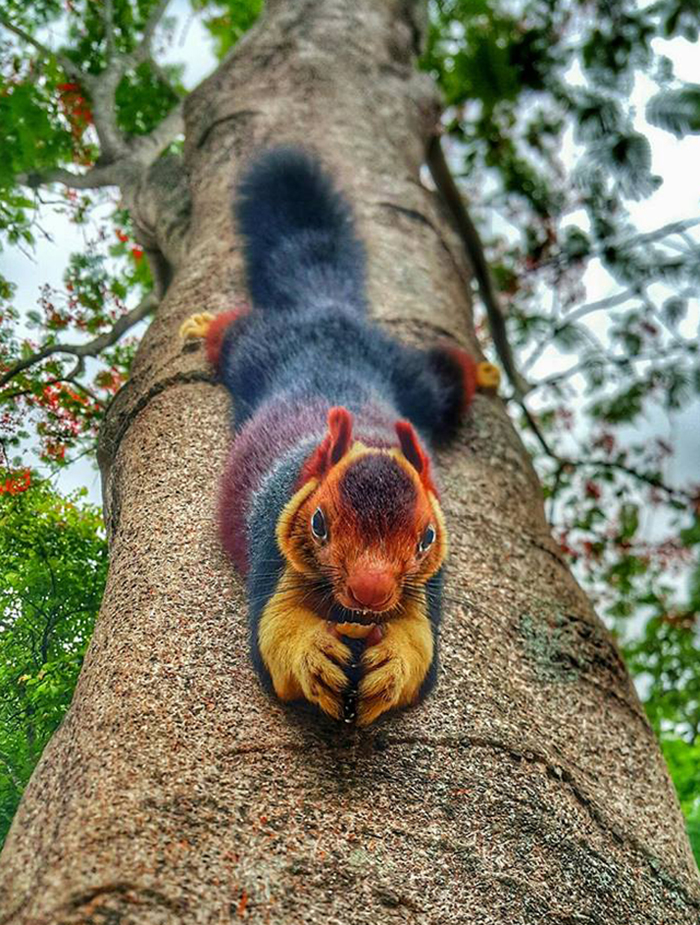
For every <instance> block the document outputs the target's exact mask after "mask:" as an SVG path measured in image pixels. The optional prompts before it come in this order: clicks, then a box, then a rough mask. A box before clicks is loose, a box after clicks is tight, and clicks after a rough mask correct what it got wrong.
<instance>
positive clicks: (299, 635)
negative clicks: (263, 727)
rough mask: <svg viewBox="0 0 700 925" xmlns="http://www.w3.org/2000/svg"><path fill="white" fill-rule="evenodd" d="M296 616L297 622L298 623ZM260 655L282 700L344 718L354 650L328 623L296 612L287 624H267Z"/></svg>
mask: <svg viewBox="0 0 700 925" xmlns="http://www.w3.org/2000/svg"><path fill="white" fill-rule="evenodd" d="M294 616H296V618H297V619H296V621H295V620H294ZM260 653H261V655H262V657H263V661H264V662H265V665H266V666H267V670H268V671H269V673H270V679H271V681H272V686H273V687H274V689H275V693H276V694H277V696H278V697H279V698H280V700H300V699H301V698H302V697H303V698H304V699H306V700H308V701H309V702H310V703H314V704H316V705H317V706H318V707H320V709H321V710H323V712H324V713H327V714H328V715H329V716H332V717H333V718H334V719H341V718H342V716H343V707H344V693H345V689H346V688H347V684H348V680H347V677H346V675H345V672H344V671H343V666H345V665H347V664H348V662H349V661H350V649H349V648H348V647H347V646H346V645H345V644H344V643H343V642H341V640H340V639H339V638H338V635H337V633H335V632H334V630H333V628H332V627H331V626H329V625H328V624H327V623H326V622H325V620H320V619H319V618H318V617H315V616H314V617H312V616H310V615H309V614H306V613H304V612H301V613H300V612H298V611H297V612H296V614H294V612H292V614H289V615H288V616H287V619H286V620H285V621H283V622H282V621H272V620H268V621H264V622H263V625H262V631H261V634H260Z"/></svg>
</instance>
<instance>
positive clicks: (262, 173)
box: [234, 147, 366, 313]
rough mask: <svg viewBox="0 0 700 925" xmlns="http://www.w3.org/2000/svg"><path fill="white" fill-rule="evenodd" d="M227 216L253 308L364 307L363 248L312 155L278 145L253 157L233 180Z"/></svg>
mask: <svg viewBox="0 0 700 925" xmlns="http://www.w3.org/2000/svg"><path fill="white" fill-rule="evenodd" d="M234 215H235V218H236V223H237V227H238V231H239V233H240V234H241V236H242V238H243V242H244V256H245V265H246V274H247V279H248V288H249V292H250V295H251V299H252V302H253V305H254V306H255V307H258V308H262V309H265V310H268V311H269V310H274V311H283V310H284V311H288V310H295V309H306V308H314V307H316V306H318V308H319V309H327V308H333V307H335V306H337V307H339V308H340V307H345V308H349V309H354V310H356V311H359V312H362V313H364V311H365V309H366V301H365V252H364V248H363V246H362V244H361V242H360V241H359V239H358V238H357V235H356V233H355V228H354V222H353V217H352V211H351V209H350V206H349V204H348V202H347V201H346V200H345V198H344V197H343V196H342V195H341V194H340V193H339V192H338V191H337V190H336V188H335V186H334V184H333V181H332V180H331V178H330V177H329V176H328V174H327V173H325V171H324V170H323V168H322V167H321V165H320V164H319V162H318V161H317V160H315V159H314V158H313V157H312V156H310V155H309V154H307V153H306V152H305V151H302V150H301V149H298V148H291V147H281V148H274V149H272V150H271V151H268V152H267V153H266V154H264V155H263V156H262V157H261V158H259V159H258V160H256V161H255V163H254V164H253V166H252V167H251V168H250V169H249V170H248V172H247V173H246V174H245V175H244V176H243V179H242V180H241V182H240V184H239V186H238V190H237V196H236V200H235V202H234Z"/></svg>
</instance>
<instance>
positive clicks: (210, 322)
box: [180, 305, 248, 369]
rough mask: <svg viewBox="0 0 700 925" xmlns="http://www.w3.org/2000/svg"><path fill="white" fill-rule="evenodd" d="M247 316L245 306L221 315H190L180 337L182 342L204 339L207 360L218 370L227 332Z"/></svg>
mask: <svg viewBox="0 0 700 925" xmlns="http://www.w3.org/2000/svg"><path fill="white" fill-rule="evenodd" d="M247 314H248V306H247V305H244V306H242V307H240V308H235V309H233V310H231V311H228V312H222V313H221V314H220V315H212V313H211V312H199V313H197V314H194V315H190V317H189V318H186V319H185V321H183V322H182V324H181V325H180V337H181V338H182V340H188V339H189V338H202V339H203V340H204V341H206V351H207V359H208V360H209V362H210V363H211V365H212V366H213V367H214V368H215V369H216V368H218V366H219V363H220V360H221V348H222V345H223V340H224V336H225V334H226V332H227V331H228V329H229V327H230V326H231V325H232V324H234V322H236V321H237V320H238V319H239V318H240V317H241V316H242V315H247Z"/></svg>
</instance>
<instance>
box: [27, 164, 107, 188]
mask: <svg viewBox="0 0 700 925" xmlns="http://www.w3.org/2000/svg"><path fill="white" fill-rule="evenodd" d="M15 179H16V180H17V182H18V183H19V184H20V186H29V187H31V188H32V189H38V188H39V187H40V186H46V185H47V184H49V183H62V184H63V185H64V186H67V187H69V188H70V189H97V188H98V187H100V186H119V183H120V170H119V165H118V164H116V163H115V164H109V165H107V166H105V167H93V168H92V169H91V170H88V172H87V173H73V172H72V171H71V170H65V169H64V168H63V167H55V168H54V169H53V170H45V171H43V172H42V173H39V172H37V173H20V174H18V175H17V177H16V178H15Z"/></svg>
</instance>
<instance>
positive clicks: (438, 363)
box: [396, 344, 500, 443]
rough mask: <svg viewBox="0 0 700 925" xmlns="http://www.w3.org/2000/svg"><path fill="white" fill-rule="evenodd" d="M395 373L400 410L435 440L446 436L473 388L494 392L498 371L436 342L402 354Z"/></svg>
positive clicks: (475, 390) (465, 409)
mask: <svg viewBox="0 0 700 925" xmlns="http://www.w3.org/2000/svg"><path fill="white" fill-rule="evenodd" d="M402 359H403V361H404V362H403V363H402V364H401V366H400V367H399V371H398V374H397V376H396V385H397V386H398V389H397V399H398V403H399V407H400V409H401V412H402V413H403V414H404V415H405V416H406V417H407V418H408V419H409V420H410V421H412V422H413V423H414V424H415V425H416V426H417V427H419V428H420V429H421V430H423V431H424V432H425V433H427V434H429V435H430V437H431V439H432V440H434V441H435V442H438V443H439V442H441V441H444V440H447V439H449V438H450V437H451V436H452V434H453V433H454V431H455V430H456V428H457V426H458V424H459V422H460V421H461V420H462V418H463V417H464V415H465V414H466V412H467V410H468V409H469V406H470V405H471V403H472V401H473V399H474V395H475V394H476V392H477V391H487V392H495V391H496V390H497V388H498V383H499V381H500V373H499V371H498V369H497V367H495V366H494V365H493V364H491V363H478V362H477V361H476V360H475V359H474V357H473V356H472V355H471V354H470V353H468V352H467V351H466V350H462V348H461V347H454V346H452V345H451V344H440V345H438V346H436V347H433V348H431V349H430V350H415V351H412V352H411V353H403V354H402Z"/></svg>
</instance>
